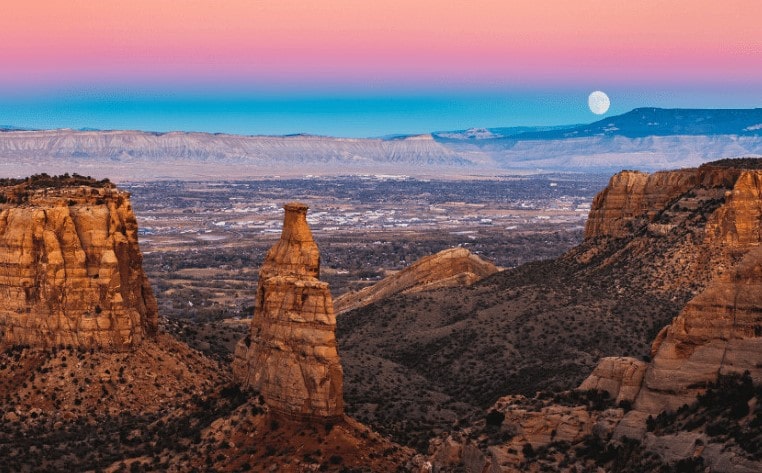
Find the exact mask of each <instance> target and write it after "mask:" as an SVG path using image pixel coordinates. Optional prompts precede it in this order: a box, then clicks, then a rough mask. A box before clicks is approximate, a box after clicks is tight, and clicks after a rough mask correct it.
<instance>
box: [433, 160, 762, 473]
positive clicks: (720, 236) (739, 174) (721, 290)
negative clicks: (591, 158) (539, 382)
mask: <svg viewBox="0 0 762 473" xmlns="http://www.w3.org/2000/svg"><path fill="white" fill-rule="evenodd" d="M724 164H726V165H723V166H705V167H702V168H699V169H696V170H682V171H677V172H675V173H671V174H672V175H670V173H657V175H652V176H647V175H644V174H642V173H632V172H623V173H621V174H619V175H617V176H614V177H613V178H612V180H611V183H610V185H609V187H608V188H607V189H606V190H604V191H603V192H601V193H600V194H599V195H598V197H597V198H596V199H595V203H594V206H593V209H592V210H591V218H590V221H589V222H588V227H587V232H586V233H587V238H588V240H598V241H600V240H601V239H604V240H605V239H610V238H614V239H626V238H630V237H629V235H630V234H631V233H633V232H635V233H637V231H638V229H639V228H640V229H644V230H645V232H646V234H650V235H652V236H653V237H656V238H660V237H661V235H663V234H665V233H667V234H668V233H669V232H670V231H672V230H673V229H674V228H676V227H672V228H666V229H663V228H662V229H658V230H657V231H654V224H658V223H659V221H660V219H661V218H663V216H664V210H663V209H664V208H665V206H667V207H670V206H673V205H674V204H675V203H676V202H678V201H681V199H685V198H686V196H687V197H688V198H694V197H695V196H696V194H700V193H701V192H703V191H705V190H707V189H712V188H714V189H722V190H723V191H724V195H723V196H722V204H721V205H720V206H718V207H716V208H715V209H714V210H713V212H712V213H711V215H709V216H708V218H707V219H706V220H705V228H706V230H705V232H704V233H703V239H702V241H701V247H703V248H704V251H703V252H704V253H705V254H706V253H707V250H708V251H709V252H711V253H713V254H714V256H713V258H711V259H712V261H713V262H714V263H716V267H714V268H712V270H711V271H710V276H711V279H710V281H709V282H708V283H707V284H706V286H705V288H704V289H703V290H701V291H700V292H699V293H698V295H696V296H695V297H694V298H692V299H691V300H690V301H689V302H688V303H687V304H686V305H685V307H684V308H683V309H682V311H681V312H680V313H679V314H678V316H677V317H675V318H674V320H672V322H671V323H670V324H669V325H668V326H666V327H665V328H664V329H663V330H662V331H661V332H660V333H659V334H658V336H657V337H656V339H655V340H654V341H653V344H652V348H651V356H652V360H651V361H650V362H649V363H645V362H643V361H640V360H636V359H634V358H627V357H615V358H604V359H602V360H601V361H600V363H599V364H598V366H597V367H596V368H595V370H594V371H593V372H592V374H591V375H590V376H589V377H588V378H587V379H586V380H585V381H584V382H583V383H582V384H581V385H580V386H579V388H578V391H576V392H577V393H581V394H575V395H568V396H569V397H571V398H575V397H576V398H577V399H572V401H575V402H572V403H571V406H570V405H569V403H563V402H562V403H561V404H559V403H558V401H559V399H558V397H557V398H556V399H555V400H554V402H551V403H548V402H547V401H541V400H539V399H537V398H535V399H534V400H528V399H527V398H522V397H515V396H514V397H510V396H509V397H507V398H504V399H503V400H501V401H499V402H498V403H496V404H495V405H494V406H493V408H492V409H493V412H496V413H499V417H497V419H498V420H497V421H494V419H495V416H498V414H495V416H493V424H496V425H494V426H493V428H492V430H491V431H490V429H488V428H486V427H487V426H488V424H489V422H490V419H489V416H488V418H487V423H486V424H484V423H482V424H477V426H476V427H472V428H470V429H467V430H466V431H465V432H464V433H462V434H459V435H456V436H455V437H454V436H453V435H449V436H447V437H446V438H444V439H440V440H438V441H436V442H435V443H433V444H432V447H433V449H434V450H433V451H434V456H433V458H434V459H435V460H434V462H435V464H439V465H441V466H443V467H445V468H446V467H447V465H450V466H452V465H457V464H461V465H463V464H465V465H466V466H467V467H470V468H472V469H474V468H475V470H473V471H491V472H492V471H494V472H497V471H541V470H542V469H543V468H548V467H550V468H555V469H557V470H559V471H570V468H571V467H572V466H574V467H575V468H576V467H581V466H585V465H586V466H588V467H589V466H595V465H597V466H598V467H600V466H604V467H606V468H612V467H615V468H614V471H631V470H628V469H627V468H628V466H627V465H631V466H632V467H633V468H634V469H635V470H634V471H638V468H640V469H642V468H645V466H644V465H649V466H648V468H654V465H659V464H666V465H673V466H674V465H678V464H679V465H683V466H682V467H681V468H686V467H687V466H688V465H696V467H700V468H703V467H704V466H708V467H709V468H712V470H711V471H744V472H745V471H758V469H759V468H760V466H762V463H760V460H762V459H761V458H759V456H758V455H757V453H758V450H757V448H758V445H759V442H760V441H762V439H761V438H759V435H757V436H756V438H755V437H754V435H753V434H747V433H746V432H750V431H749V430H748V429H753V427H750V426H752V425H755V423H756V424H758V423H759V421H760V415H761V414H762V411H761V410H760V409H756V407H755V406H756V401H754V400H753V398H754V395H753V389H752V390H751V391H748V390H747V392H750V393H751V394H744V395H743V397H742V399H743V401H741V402H742V404H740V406H741V407H740V408H739V407H735V408H732V409H736V410H735V411H732V409H731V411H730V412H731V414H727V413H726V414H724V415H732V416H735V417H731V419H740V420H738V421H736V420H731V421H730V422H731V425H732V423H733V422H738V424H737V426H736V427H731V428H732V429H735V430H733V432H735V433H733V434H732V435H731V436H730V437H729V436H727V435H726V436H719V437H718V436H717V433H716V432H717V431H718V427H716V426H717V425H719V424H718V423H719V422H726V423H727V419H721V418H720V419H714V424H712V423H711V422H712V419H710V420H709V421H707V420H706V418H705V417H695V416H694V418H693V420H691V421H684V422H683V424H680V425H681V426H680V427H678V430H677V431H675V430H666V431H665V432H667V433H656V434H655V433H647V432H646V431H647V430H651V429H652V428H653V419H654V418H655V417H657V415H658V416H659V419H661V418H662V417H663V416H664V414H663V413H665V412H667V413H669V412H676V411H677V412H678V413H679V412H685V411H686V409H687V410H688V411H689V412H690V411H691V409H694V410H695V409H697V408H688V405H696V403H697V396H698V399H699V404H700V403H701V402H703V401H701V399H702V397H701V396H704V393H705V392H706V390H707V388H708V387H712V386H718V385H720V384H722V383H727V381H725V380H727V379H729V378H728V377H730V379H733V378H732V377H733V376H735V377H740V376H741V375H742V373H745V374H743V376H748V383H749V385H751V384H752V383H754V384H756V385H758V386H759V385H760V384H762V368H760V367H761V366H762V317H761V316H760V308H761V307H762V298H761V297H760V294H762V291H761V289H762V247H760V246H759V244H760V242H761V241H762V240H760V228H761V226H762V219H760V215H761V213H760V206H762V199H761V198H760V194H761V193H760V189H762V188H761V187H760V182H762V181H761V178H762V172H761V171H759V170H756V169H754V168H753V167H754V166H752V169H749V168H745V167H743V166H739V167H738V168H733V167H732V163H724ZM727 164H730V166H728V165H727ZM655 183H660V184H659V185H655ZM649 189H651V190H650V191H649ZM689 194H690V195H689ZM682 202H686V201H685V200H682ZM654 206H655V207H654ZM583 246H584V245H583ZM577 257H578V258H579V254H578V255H577ZM660 282H661V281H660ZM758 391H759V390H758ZM586 393H588V394H586ZM595 393H603V401H605V402H602V403H598V405H593V404H590V403H585V402H581V401H582V400H583V399H579V398H580V396H593V397H595V396H600V395H599V394H595ZM707 395H708V394H707ZM715 396H716V395H715ZM720 396H721V395H720ZM731 399H732V398H731ZM567 401H568V399H567ZM747 401H748V403H747ZM714 402H715V403H717V401H714ZM730 402H736V401H730ZM722 405H723V404H720V407H721V406H722ZM732 405H733V404H731V406H732ZM735 405H736V406H738V405H739V404H735ZM564 406H569V407H564ZM681 406H685V407H681ZM701 409H704V408H701ZM755 409H756V410H755ZM739 410H740V411H739ZM732 412H741V415H740V417H739V415H738V414H732ZM746 412H750V414H749V416H751V417H744V413H746ZM754 415H756V416H757V417H756V420H754V417H753V416H754ZM744 419H746V420H744ZM749 419H752V420H749ZM706 422H710V423H706ZM657 424H658V423H657ZM747 424H748V425H747ZM479 425H481V426H482V427H481V430H480V427H478V426H479ZM723 425H725V424H723ZM723 428H724V427H723ZM496 432H497V433H500V432H502V433H503V434H504V436H505V437H507V438H508V439H509V440H507V441H505V440H503V441H499V440H498V441H496V442H488V443H491V444H493V446H489V447H485V446H484V444H483V443H482V444H480V445H482V448H481V449H478V448H477V449H476V450H475V447H474V446H475V445H476V444H475V443H474V442H476V441H477V440H478V439H482V440H481V442H484V441H485V439H489V438H494V437H495V435H496ZM739 432H740V433H739ZM750 435H751V436H750ZM458 439H460V440H458ZM469 439H470V440H469ZM754 442H756V444H755V443H754ZM754 445H757V447H754ZM570 446H571V447H573V448H574V450H570V448H569V447H570ZM590 449H595V450H597V451H598V453H597V454H595V455H593V454H591V453H590V452H591V451H592V450H590ZM477 450H478V452H477ZM570 451H573V452H574V453H572V454H571V455H570V454H569V452H570ZM466 452H468V454H466ZM538 452H542V453H541V454H539V455H538ZM437 462H438V463H437ZM607 462H608V463H607ZM611 462H614V463H613V464H612V463H611ZM654 462H655V463H654ZM685 471H688V470H685ZM690 471H693V470H690ZM696 471H698V470H696Z"/></svg>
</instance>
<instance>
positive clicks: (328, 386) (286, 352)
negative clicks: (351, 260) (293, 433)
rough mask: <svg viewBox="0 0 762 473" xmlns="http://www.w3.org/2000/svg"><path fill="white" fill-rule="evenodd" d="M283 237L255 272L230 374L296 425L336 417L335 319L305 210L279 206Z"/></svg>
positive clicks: (339, 405) (339, 395) (339, 396)
mask: <svg viewBox="0 0 762 473" xmlns="http://www.w3.org/2000/svg"><path fill="white" fill-rule="evenodd" d="M284 208H285V211H286V213H285V217H284V222H283V232H282V234H281V238H280V240H279V241H278V243H276V244H275V246H273V248H272V249H271V250H270V251H269V252H268V254H267V256H266V258H265V262H264V264H263V265H262V269H261V270H260V273H259V282H258V287H257V299H256V305H255V313H254V318H253V319H252V322H251V330H250V332H249V335H248V336H247V337H246V338H245V339H244V340H242V341H241V342H239V343H238V345H237V347H236V351H235V358H234V361H233V375H234V377H235V378H236V379H237V380H238V382H240V383H241V385H242V386H243V387H244V388H248V389H254V390H257V391H259V392H260V393H261V394H262V396H263V397H264V399H265V402H266V403H267V405H268V406H270V407H271V408H272V409H273V410H274V411H276V412H278V413H281V414H284V415H286V416H289V417H293V418H296V419H303V418H306V419H310V418H324V419H325V418H341V417H342V416H343V413H344V401H343V389H342V382H343V374H342V367H341V363H340V362H339V355H338V351H337V348H336V337H335V329H336V317H335V315H334V311H333V302H332V299H331V293H330V290H329V289H328V284H327V283H324V282H321V281H320V280H319V279H318V277H319V275H320V252H319V250H318V247H317V245H316V244H315V241H314V240H313V238H312V233H311V232H310V229H309V226H308V225H307V220H306V215H307V206H305V205H303V204H299V203H293V202H292V203H289V204H286V205H285V207H284Z"/></svg>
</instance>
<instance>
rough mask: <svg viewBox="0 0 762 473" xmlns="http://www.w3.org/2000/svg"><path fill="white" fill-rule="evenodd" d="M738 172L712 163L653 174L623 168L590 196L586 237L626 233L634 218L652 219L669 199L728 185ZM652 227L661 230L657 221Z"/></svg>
mask: <svg viewBox="0 0 762 473" xmlns="http://www.w3.org/2000/svg"><path fill="white" fill-rule="evenodd" d="M739 173H740V171H739V170H738V169H735V168H717V167H712V166H702V167H700V168H696V169H681V170H678V171H662V172H655V173H653V174H646V173H643V172H639V171H622V172H620V173H618V174H615V175H614V176H612V178H611V180H610V181H609V185H608V186H606V188H605V189H604V190H603V191H602V192H600V193H599V194H598V195H596V196H595V199H593V203H592V207H591V209H590V215H589V218H588V220H587V223H586V224H585V238H596V237H614V238H622V237H626V236H629V235H631V234H632V228H631V226H632V225H631V223H632V222H633V221H634V220H637V219H644V221H646V222H651V221H652V220H653V219H654V218H655V217H656V216H657V215H658V214H659V212H661V211H662V210H663V209H664V208H665V206H666V205H667V204H669V202H671V201H673V200H675V199H676V198H678V197H680V196H681V195H683V194H685V193H686V192H689V191H691V190H692V189H694V188H696V187H701V188H706V189H710V188H720V187H725V188H730V187H732V186H733V183H734V182H736V180H737V179H738V176H739ZM654 229H655V230H656V231H657V232H658V231H663V230H664V229H660V228H658V224H657V226H656V227H654Z"/></svg>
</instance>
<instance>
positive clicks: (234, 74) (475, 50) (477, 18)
mask: <svg viewBox="0 0 762 473" xmlns="http://www.w3.org/2000/svg"><path fill="white" fill-rule="evenodd" d="M760 19H762V2H760V1H758V0H725V1H716V0H713V1H708V0H691V1H688V0H623V1H613V0H607V1H603V0H575V1H567V0H559V1H538V0H531V1H527V0H518V1H516V0H513V1H509V0H481V1H458V2H456V1H445V0H439V1H432V0H419V1H415V0H404V1H403V0H383V1H363V0H299V1H293V0H272V1H271V0H266V1H265V0H175V1H169V0H108V1H103V0H91V1H90V0H49V1H43V0H29V1H24V2H22V1H13V2H4V5H3V6H2V11H0V63H2V64H3V70H4V71H3V74H2V75H0V83H3V82H4V83H6V84H9V83H10V84H30V83H43V84H53V83H56V82H59V81H70V82H75V83H77V82H95V83H98V82H101V83H102V82H105V83H108V82H110V81H113V82H127V83H129V82H130V81H139V82H145V83H149V84H150V83H151V82H154V81H156V82H161V81H169V82H171V81H176V80H185V81H188V82H194V81H201V82H205V81H217V80H227V81H231V82H243V83H245V82H247V81H260V82H264V83H268V82H277V81H288V82H292V83H296V84H300V83H309V82H311V81H317V82H321V83H329V84H330V83H340V84H341V83H367V82H372V83H385V82H389V83H394V84H412V85H416V84H423V85H425V84H427V83H435V84H440V85H441V84H453V85H462V84H473V85H477V86H478V85H490V84H493V85H494V84H497V85H501V84H513V85H534V84H537V83H547V84H561V83H564V82H574V83H576V82H582V83H584V82H587V81H589V80H591V79H595V80H598V81H599V82H601V81H609V82H611V83H620V84H621V83H629V82H633V81H634V82H639V83H668V84H674V83H679V82H683V81H688V82H695V83H697V84H729V83H734V82H740V83H746V84H749V83H751V84H755V83H762V32H761V31H762V29H761V28H760Z"/></svg>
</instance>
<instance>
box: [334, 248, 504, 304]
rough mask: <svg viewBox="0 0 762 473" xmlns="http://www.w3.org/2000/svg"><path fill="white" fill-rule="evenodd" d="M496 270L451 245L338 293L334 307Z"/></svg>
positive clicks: (458, 282)
mask: <svg viewBox="0 0 762 473" xmlns="http://www.w3.org/2000/svg"><path fill="white" fill-rule="evenodd" d="M497 271H498V268H497V266H495V265H494V264H492V263H490V262H489V261H485V260H484V259H482V258H480V257H479V256H477V255H475V254H473V253H471V252H470V251H468V250H467V249H465V248H450V249H447V250H443V251H440V252H439V253H436V254H433V255H430V256H425V257H423V258H421V259H419V260H418V261H416V262H415V263H413V264H412V265H410V266H409V267H407V268H405V269H403V270H402V271H400V272H398V273H395V274H393V275H391V276H388V277H386V278H384V279H383V280H381V281H379V282H378V283H376V284H374V285H372V286H368V287H365V288H363V289H361V290H359V291H357V292H349V293H347V294H344V295H342V296H341V297H338V298H337V299H336V300H335V301H334V307H335V308H336V313H338V314H341V313H343V312H348V311H350V310H353V309H357V308H359V307H364V306H366V305H368V304H372V303H374V302H376V301H380V300H382V299H385V298H387V297H389V296H391V295H394V294H398V293H414V292H420V291H426V290H430V289H437V288H442V287H453V286H469V285H471V284H473V283H475V282H477V281H481V280H482V279H484V278H486V277H487V276H490V275H492V274H494V273H496V272H497Z"/></svg>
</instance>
